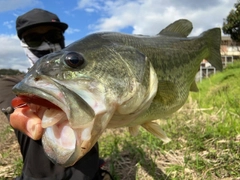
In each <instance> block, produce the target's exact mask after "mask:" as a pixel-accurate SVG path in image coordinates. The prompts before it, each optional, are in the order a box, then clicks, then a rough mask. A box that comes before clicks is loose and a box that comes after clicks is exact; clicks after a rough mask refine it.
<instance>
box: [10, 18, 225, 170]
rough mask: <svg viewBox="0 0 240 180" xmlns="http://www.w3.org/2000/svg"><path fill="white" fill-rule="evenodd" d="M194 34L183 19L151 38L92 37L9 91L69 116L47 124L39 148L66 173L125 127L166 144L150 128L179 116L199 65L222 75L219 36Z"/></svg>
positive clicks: (40, 64) (49, 59) (44, 62)
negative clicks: (103, 139) (106, 132)
mask: <svg viewBox="0 0 240 180" xmlns="http://www.w3.org/2000/svg"><path fill="white" fill-rule="evenodd" d="M191 30H192V24H191V22H190V21H188V20H185V19H181V20H178V21H175V22H174V23H172V24H170V25H169V26H167V27H166V28H165V29H163V30H161V31H160V32H159V33H158V34H157V35H156V36H145V35H128V34H123V33H116V32H102V33H94V34H91V35H88V36H86V37H84V38H83V39H80V40H79V41H76V42H74V43H72V44H70V45H69V46H67V47H66V48H64V49H63V50H61V51H59V52H56V53H51V54H49V55H47V56H44V57H43V58H41V59H40V60H39V61H37V63H36V64H35V65H34V66H33V67H32V68H31V69H30V70H29V72H28V73H27V74H26V76H25V78H24V79H23V80H22V81H21V82H20V83H18V84H17V85H16V86H15V87H14V88H13V91H14V93H15V94H17V95H18V96H19V97H20V98H21V96H28V100H29V102H27V103H35V104H36V105H38V106H41V109H44V106H43V105H42V104H41V105H40V104H38V103H37V102H36V98H39V101H41V99H44V100H48V101H49V102H51V103H53V104H54V106H57V107H59V109H60V110H59V111H60V112H59V111H55V110H51V109H50V108H49V107H45V108H46V112H51V113H57V112H59V113H62V114H64V116H66V119H64V120H58V119H55V120H54V122H55V124H51V122H52V120H51V122H50V120H48V119H47V118H46V117H45V119H44V127H46V128H45V132H44V134H43V139H42V142H43V147H44V150H45V152H46V154H47V155H48V157H49V158H50V159H51V160H52V161H53V162H55V163H58V164H61V165H63V166H65V167H67V166H70V165H72V164H74V163H75V162H76V161H77V160H78V159H80V158H81V157H83V156H84V155H85V154H86V153H87V152H88V151H89V150H90V149H91V148H92V146H93V145H94V144H95V143H96V142H97V140H98V138H99V137H100V136H101V134H102V133H103V132H104V130H105V129H106V128H118V127H129V132H130V133H131V134H133V135H136V134H137V132H138V128H139V126H142V127H143V128H145V129H146V130H147V131H149V132H150V133H152V134H154V135H155V136H156V137H158V138H160V139H162V140H163V141H164V142H168V141H169V140H170V139H169V138H168V137H167V136H166V134H165V133H164V131H163V130H162V129H161V128H160V126H159V125H158V124H157V123H156V122H155V121H154V120H156V119H160V118H164V117H165V116H167V115H171V114H172V113H174V112H176V111H177V110H178V109H179V108H181V107H182V105H183V104H184V103H185V102H186V100H187V97H188V94H189V91H197V90H198V89H197V86H196V83H195V75H196V73H197V72H198V70H199V67H200V63H201V61H202V60H203V59H207V60H208V61H209V62H210V63H211V64H212V65H213V66H215V67H216V68H217V69H218V70H222V63H221V55H220V43H221V31H220V29H219V28H213V29H210V30H207V31H205V32H203V33H202V34H201V35H200V36H196V37H187V36H188V35H189V34H190V33H191ZM31 97H34V98H35V99H34V101H33V100H32V101H31ZM25 99H26V98H25ZM42 102H44V101H42ZM48 104H49V103H48ZM43 115H45V113H44V112H43ZM40 118H41V117H40ZM48 121H49V122H48ZM59 127H65V128H66V129H67V132H68V133H69V134H70V135H71V136H69V139H67V140H66V138H61V137H62V136H64V137H68V136H67V135H66V134H65V133H66V132H65V131H63V130H62V129H60V128H59ZM56 130H57V132H56ZM56 136H57V137H56ZM59 140H60V141H61V140H62V141H63V142H59ZM65 141H67V142H65ZM64 142H65V143H64ZM63 144H70V145H71V146H67V145H63ZM73 145H74V146H73Z"/></svg>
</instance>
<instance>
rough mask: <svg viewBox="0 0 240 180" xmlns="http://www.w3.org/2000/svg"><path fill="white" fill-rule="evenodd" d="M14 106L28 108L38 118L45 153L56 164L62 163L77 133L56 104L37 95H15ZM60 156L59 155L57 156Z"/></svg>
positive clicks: (72, 150) (68, 154)
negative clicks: (42, 131) (42, 130)
mask: <svg viewBox="0 0 240 180" xmlns="http://www.w3.org/2000/svg"><path fill="white" fill-rule="evenodd" d="M12 106H13V107H14V108H30V109H31V110H32V111H33V112H34V113H35V114H36V115H37V116H38V117H39V118H40V119H41V125H42V128H43V129H44V133H43V136H42V143H43V147H44V150H45V153H46V154H47V155H48V156H49V157H50V159H51V160H52V161H53V162H55V163H58V164H64V163H65V162H66V161H67V160H68V159H69V158H70V157H71V155H72V154H73V153H74V151H75V146H76V143H77V137H76V136H77V135H76V134H75V131H74V129H72V128H71V126H70V124H69V120H68V118H67V116H66V114H65V113H64V111H62V110H61V109H60V108H59V107H58V106H56V105H55V104H53V103H51V102H50V101H48V100H46V99H43V98H40V97H37V96H21V95H20V96H17V97H16V98H14V99H13V100H12ZM59 156H60V157H59Z"/></svg>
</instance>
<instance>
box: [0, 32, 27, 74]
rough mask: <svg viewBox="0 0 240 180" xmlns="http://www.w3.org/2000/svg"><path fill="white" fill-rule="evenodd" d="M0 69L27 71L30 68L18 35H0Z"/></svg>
mask: <svg viewBox="0 0 240 180" xmlns="http://www.w3.org/2000/svg"><path fill="white" fill-rule="evenodd" d="M0 42H1V44H3V45H4V46H1V51H0V69H2V68H6V69H8V68H12V69H19V70H20V71H26V70H27V68H28V67H29V66H30V64H29V62H28V60H27V58H26V55H25V54H24V52H23V49H22V47H21V45H20V42H19V39H18V38H17V36H16V35H6V34H1V35H0Z"/></svg>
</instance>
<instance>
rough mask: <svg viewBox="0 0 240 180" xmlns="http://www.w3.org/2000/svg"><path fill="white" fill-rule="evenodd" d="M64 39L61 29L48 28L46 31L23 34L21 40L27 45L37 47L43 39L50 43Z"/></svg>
mask: <svg viewBox="0 0 240 180" xmlns="http://www.w3.org/2000/svg"><path fill="white" fill-rule="evenodd" d="M63 39H64V37H63V33H62V31H59V30H55V29H54V30H49V31H47V32H46V33H29V34H27V35H25V36H23V42H25V43H26V44H27V45H28V46H29V47H38V46H40V45H41V44H42V43H43V42H44V41H45V42H50V43H59V42H61V41H62V40H63Z"/></svg>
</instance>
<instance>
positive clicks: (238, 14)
mask: <svg viewBox="0 0 240 180" xmlns="http://www.w3.org/2000/svg"><path fill="white" fill-rule="evenodd" d="M222 30H223V33H224V34H229V35H230V36H231V38H232V40H234V41H237V42H240V0H237V2H236V3H235V4H234V9H232V10H231V11H230V12H229V15H228V16H227V18H226V19H224V20H223V27H222Z"/></svg>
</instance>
